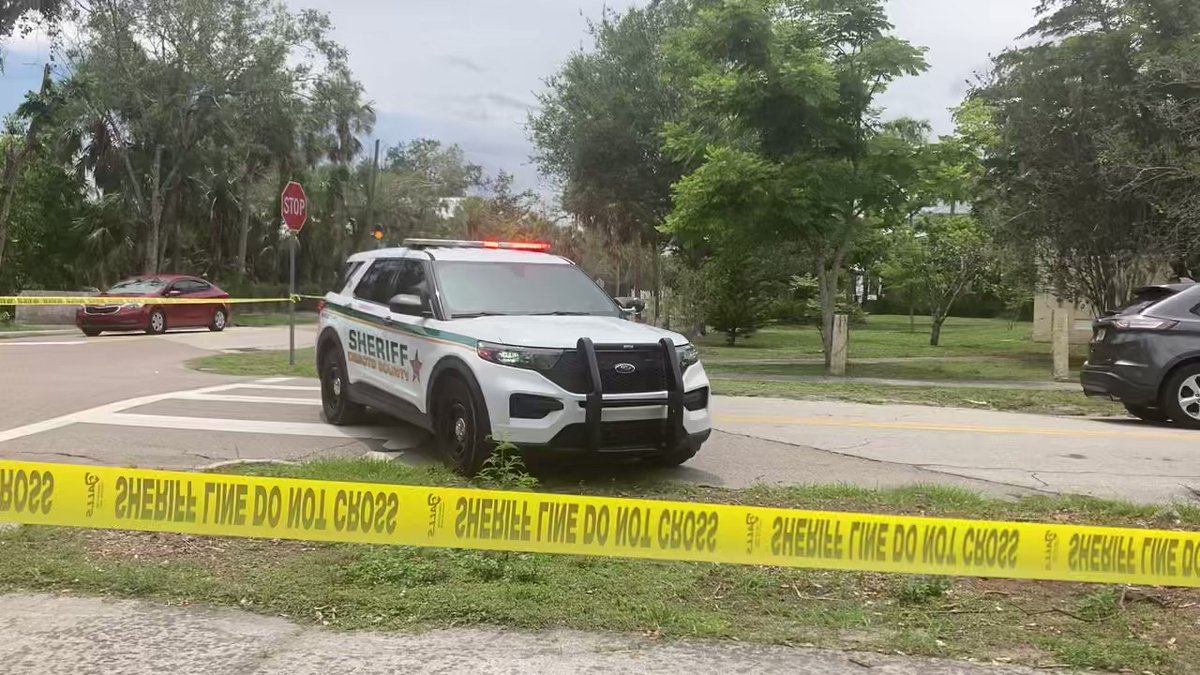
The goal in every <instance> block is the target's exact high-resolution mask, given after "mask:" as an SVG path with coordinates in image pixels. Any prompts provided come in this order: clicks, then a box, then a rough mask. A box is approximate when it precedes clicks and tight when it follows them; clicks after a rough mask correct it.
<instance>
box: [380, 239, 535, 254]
mask: <svg viewBox="0 0 1200 675" xmlns="http://www.w3.org/2000/svg"><path fill="white" fill-rule="evenodd" d="M404 247H405V248H493V249H503V250H508V251H536V252H539V253H545V252H547V251H549V250H550V244H548V243H546V242H542V241H465V240H461V239H405V240H404Z"/></svg>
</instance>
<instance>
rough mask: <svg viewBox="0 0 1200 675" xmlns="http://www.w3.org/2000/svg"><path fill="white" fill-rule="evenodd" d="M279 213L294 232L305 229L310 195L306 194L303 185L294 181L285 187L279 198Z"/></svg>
mask: <svg viewBox="0 0 1200 675" xmlns="http://www.w3.org/2000/svg"><path fill="white" fill-rule="evenodd" d="M279 211H280V213H281V214H282V215H283V222H284V223H285V224H286V225H287V226H288V229H289V230H291V231H292V232H299V231H300V230H301V228H303V227H304V223H305V221H307V220H308V195H306V194H304V187H303V186H302V185H300V184H299V183H297V182H295V181H292V182H290V183H288V184H287V185H285V186H284V188H283V194H282V195H281V196H280V198H279Z"/></svg>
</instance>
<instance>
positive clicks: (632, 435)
mask: <svg viewBox="0 0 1200 675" xmlns="http://www.w3.org/2000/svg"><path fill="white" fill-rule="evenodd" d="M666 424H667V423H666V420H661V419H657V420H629V421H624V422H601V423H600V449H601V450H626V449H641V448H661V447H662V446H663V443H665V442H666V437H667V433H666V432H667V426H666ZM550 446H551V447H555V448H564V449H581V448H586V447H587V425H586V424H570V425H567V426H566V427H563V430H562V431H560V432H558V434H556V435H555V436H554V438H553V439H552V440H551V441H550Z"/></svg>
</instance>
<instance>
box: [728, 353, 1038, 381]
mask: <svg viewBox="0 0 1200 675" xmlns="http://www.w3.org/2000/svg"><path fill="white" fill-rule="evenodd" d="M705 370H707V371H708V372H710V373H739V374H747V375H782V376H808V377H819V376H823V375H825V366H824V365H823V364H819V363H796V364H773V363H772V364H754V363H737V364H724V363H721V362H717V363H713V364H706V365H705ZM1051 372H1052V367H1051V364H1050V361H1049V360H1048V359H1047V360H1045V361H1044V362H1041V361H1037V360H1034V359H1032V358H1030V359H1003V360H999V359H997V360H977V361H912V362H908V363H854V362H851V363H850V364H849V366H848V368H847V372H846V374H847V375H849V376H850V377H878V378H885V379H895V380H995V381H1004V380H1007V381H1022V382H1036V381H1049V380H1050V379H1051Z"/></svg>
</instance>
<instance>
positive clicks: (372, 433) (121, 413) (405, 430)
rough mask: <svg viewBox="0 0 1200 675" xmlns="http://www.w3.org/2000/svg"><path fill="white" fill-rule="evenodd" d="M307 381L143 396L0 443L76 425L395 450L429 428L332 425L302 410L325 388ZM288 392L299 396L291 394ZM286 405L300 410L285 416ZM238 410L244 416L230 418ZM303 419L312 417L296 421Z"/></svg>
mask: <svg viewBox="0 0 1200 675" xmlns="http://www.w3.org/2000/svg"><path fill="white" fill-rule="evenodd" d="M303 382H305V380H302V379H298V378H290V377H274V378H267V379H263V380H254V381H248V382H238V383H234V384H225V385H218V386H215V387H203V388H200V389H191V390H186V391H177V392H171V393H167V394H155V395H151V396H142V397H139V398H133V399H128V400H125V401H119V402H117V403H110V404H107V405H102V406H98V407H96V408H91V409H88V410H82V411H79V412H75V413H71V414H69V415H63V416H62V417H56V418H54V419H50V420H44V421H41V422H36V423H34V424H29V425H26V426H23V427H18V428H16V429H8V430H5V431H0V443H3V442H5V441H9V440H13V439H17V438H22V437H24V436H31V435H34V434H39V433H43V432H46V431H52V430H54V429H58V428H61V427H65V426H69V425H72V424H88V425H107V426H115V427H140V428H148V429H176V430H188V431H213V432H223V433H245V434H268V435H273V436H308V437H314V438H348V439H378V440H384V441H386V444H385V446H384V447H386V448H388V449H389V450H391V449H404V448H410V447H413V446H416V445H418V444H420V443H421V442H422V440H423V439H424V433H423V432H421V431H419V430H417V429H416V428H413V427H409V426H406V425H399V426H357V427H339V426H334V425H332V424H327V423H326V422H325V421H324V420H323V419H322V418H321V415H320V412H319V411H317V410H313V412H312V413H311V418H310V415H309V414H308V413H306V412H301V411H299V410H297V409H296V408H297V407H305V408H316V407H319V406H320V405H321V397H320V393H319V392H320V391H321V387H320V386H318V385H314V384H301V383H303ZM285 383H291V384H285ZM260 392H261V395H260ZM285 393H288V394H293V395H287V396H285V395H283V394H285ZM272 394H279V395H272ZM230 404H238V406H240V407H235V408H230V407H229V405H230ZM222 406H223V407H222ZM280 407H283V408H287V409H291V410H294V411H295V412H294V413H289V414H287V415H284V414H283V413H282V412H281V408H280ZM235 412H236V413H237V414H238V417H229V416H228V415H229V414H231V413H235ZM180 413H183V414H180ZM278 418H284V419H278ZM297 419H311V421H296V420H297ZM289 420H290V421H289Z"/></svg>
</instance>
